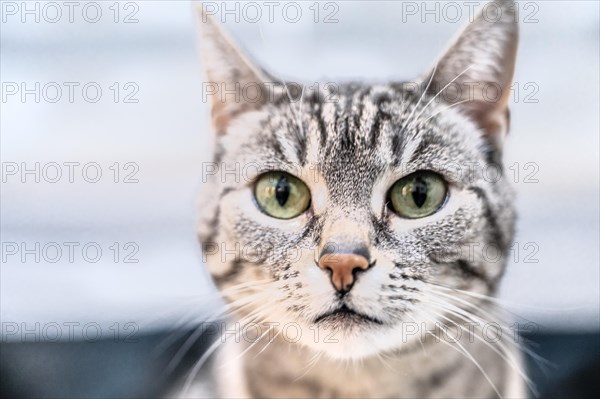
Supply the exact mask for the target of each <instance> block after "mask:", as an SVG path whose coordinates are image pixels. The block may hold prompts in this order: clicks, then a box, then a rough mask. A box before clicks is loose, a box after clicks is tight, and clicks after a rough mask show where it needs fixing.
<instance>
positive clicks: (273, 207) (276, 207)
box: [254, 172, 310, 219]
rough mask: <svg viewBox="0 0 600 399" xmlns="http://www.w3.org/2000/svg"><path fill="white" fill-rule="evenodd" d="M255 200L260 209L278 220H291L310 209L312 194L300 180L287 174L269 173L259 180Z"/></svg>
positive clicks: (255, 190) (255, 189)
mask: <svg viewBox="0 0 600 399" xmlns="http://www.w3.org/2000/svg"><path fill="white" fill-rule="evenodd" d="M254 198H256V203H257V204H258V206H259V208H260V209H261V210H262V211H263V212H264V213H266V214H267V215H269V216H272V217H274V218H277V219H291V218H293V217H296V216H298V215H300V214H301V213H302V212H304V211H306V210H307V209H308V205H309V203H310V192H309V191H308V187H306V184H304V183H302V181H300V179H297V178H296V177H294V176H292V175H289V174H287V173H285V172H268V173H265V174H264V175H262V176H260V177H259V178H258V181H257V182H256V186H255V188H254Z"/></svg>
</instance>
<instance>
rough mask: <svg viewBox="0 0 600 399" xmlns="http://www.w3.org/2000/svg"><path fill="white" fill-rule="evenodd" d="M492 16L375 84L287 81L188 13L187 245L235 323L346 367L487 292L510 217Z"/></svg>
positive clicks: (507, 74)
mask: <svg viewBox="0 0 600 399" xmlns="http://www.w3.org/2000/svg"><path fill="white" fill-rule="evenodd" d="M500 6H501V7H502V8H501V10H502V11H503V12H504V14H503V15H502V17H501V18H499V19H497V20H495V21H494V22H488V21H487V20H486V19H485V18H483V16H480V17H479V18H477V19H476V20H475V21H474V22H472V23H471V24H470V25H469V26H468V27H467V28H466V29H465V31H464V32H463V34H462V35H461V36H460V37H459V39H458V40H457V41H456V42H455V43H454V44H453V46H452V47H451V48H450V49H449V50H448V51H447V53H446V54H445V55H444V56H443V57H441V58H440V60H439V61H438V62H437V63H436V66H435V67H434V68H433V69H432V70H431V71H430V72H429V73H427V74H425V75H424V77H423V78H420V79H418V80H417V81H416V82H415V84H402V83H389V84H382V85H365V84H360V83H352V84H335V85H320V86H319V85H307V86H304V87H303V86H298V85H294V86H292V85H290V84H286V83H285V82H283V81H279V80H276V79H274V78H272V77H270V76H268V75H267V74H266V73H264V72H262V71H261V70H260V69H259V68H258V67H255V66H254V65H252V64H251V63H250V62H249V61H248V60H247V59H246V58H245V57H244V56H243V55H242V54H241V53H240V52H239V51H238V50H237V49H236V48H235V46H233V45H232V42H231V41H230V39H229V38H228V37H227V36H226V35H225V33H224V32H222V31H221V30H220V29H219V28H218V27H217V26H216V24H215V23H214V21H211V20H210V19H208V18H207V17H206V16H205V15H202V19H203V29H202V32H203V33H202V44H203V55H204V61H205V67H206V71H207V77H208V79H207V82H208V83H209V85H210V90H211V95H212V115H213V126H214V130H215V132H216V149H215V158H214V163H211V165H210V167H209V168H206V169H205V172H208V173H206V175H207V176H205V177H208V178H209V181H208V183H207V186H205V188H204V202H203V204H202V209H201V211H202V219H201V225H200V239H201V241H202V244H203V249H204V255H205V257H206V259H207V266H208V268H209V271H210V272H211V274H212V276H213V278H214V281H215V283H216V285H217V287H218V288H219V289H220V290H221V292H222V294H223V296H224V298H225V299H226V301H227V302H229V304H230V305H231V307H232V310H233V311H234V312H235V314H236V315H237V316H238V317H239V318H242V320H243V321H244V322H254V323H269V324H267V325H272V326H274V329H275V330H276V331H282V329H286V328H288V327H289V326H293V327H294V330H295V331H299V332H300V333H299V336H298V334H296V333H295V334H294V340H295V342H296V341H297V342H299V343H301V344H303V345H306V346H309V347H311V348H313V349H315V350H317V351H319V352H325V353H327V354H329V355H331V356H332V357H336V358H360V357H366V356H370V355H373V354H378V353H381V352H384V351H388V350H401V349H403V348H410V347H411V346H412V345H414V344H415V342H418V341H419V339H420V337H422V333H423V331H419V332H417V333H414V330H413V327H416V328H417V329H418V330H424V329H430V330H433V327H432V326H433V325H434V323H435V322H436V321H439V320H441V319H443V318H444V317H447V316H448V315H449V314H450V313H449V310H451V306H452V304H453V303H454V304H455V303H456V301H459V300H463V301H464V298H463V297H462V294H461V292H463V291H471V292H477V293H481V294H486V295H487V294H490V293H493V291H494V290H495V288H496V286H497V283H498V280H499V278H500V277H501V275H502V272H503V270H504V266H505V255H506V254H507V251H508V248H509V245H510V243H511V240H512V235H513V221H514V211H513V208H512V192H511V190H510V188H509V186H508V185H507V182H506V180H505V178H504V177H503V176H502V167H501V156H500V153H501V143H502V140H503V138H504V135H505V134H506V132H507V125H508V120H507V119H508V117H507V115H508V113H507V108H506V103H507V98H508V90H509V87H510V82H511V78H512V73H513V67H514V57H515V50H516V40H517V27H516V24H515V23H514V21H515V19H514V13H513V12H512V10H514V8H511V7H510V6H509V5H507V4H506V3H505V2H501V3H500ZM490 86H491V87H493V88H494V89H496V90H498V92H497V94H496V95H495V97H494V99H493V101H491V100H490V98H491V97H490V95H489V92H490V90H491V89H490ZM484 96H486V97H485V98H484ZM468 299H469V301H470V302H472V301H473V297H468ZM408 324H412V326H411V327H409V328H408V327H407V325H408ZM326 337H327V339H326Z"/></svg>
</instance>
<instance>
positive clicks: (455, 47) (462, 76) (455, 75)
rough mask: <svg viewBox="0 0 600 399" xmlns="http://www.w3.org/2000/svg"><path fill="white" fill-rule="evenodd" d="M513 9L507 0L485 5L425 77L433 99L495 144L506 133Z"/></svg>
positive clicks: (516, 35) (513, 40)
mask: <svg viewBox="0 0 600 399" xmlns="http://www.w3.org/2000/svg"><path fill="white" fill-rule="evenodd" d="M516 7H517V6H516V5H515V3H514V2H513V1H512V0H492V1H491V2H489V3H487V4H486V5H485V6H484V7H483V8H482V9H481V11H480V12H479V14H477V16H476V17H475V19H474V20H473V21H472V22H471V23H470V24H469V25H468V26H467V27H466V28H465V29H464V30H463V31H462V32H461V34H460V35H459V36H458V38H457V39H456V40H455V41H454V43H453V44H452V45H451V46H450V48H449V49H448V50H447V51H446V53H445V54H444V55H443V56H442V57H440V58H439V60H438V62H437V63H436V67H435V68H433V71H432V72H431V73H430V75H429V77H430V79H431V80H432V81H433V83H435V84H434V85H432V87H434V88H435V91H436V92H437V93H438V94H437V95H440V94H441V95H442V97H441V98H443V99H445V100H446V101H448V102H449V103H451V104H452V106H457V108H456V109H459V110H461V111H462V112H464V113H465V114H466V115H468V116H470V117H471V118H472V119H473V121H474V122H476V123H477V125H478V126H479V127H480V128H481V131H482V132H483V133H484V134H485V135H486V136H487V137H489V138H490V142H492V143H495V144H496V145H497V146H500V145H501V143H502V140H503V138H504V136H505V135H506V133H507V132H508V124H509V114H508V100H509V96H510V89H511V82H512V77H513V73H514V69H515V58H516V52H517V43H518V38H519V26H518V23H517V19H518V18H517V17H518V15H517V13H516ZM452 85H454V87H452Z"/></svg>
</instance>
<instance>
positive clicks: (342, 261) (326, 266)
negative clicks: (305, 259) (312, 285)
mask: <svg viewBox="0 0 600 399" xmlns="http://www.w3.org/2000/svg"><path fill="white" fill-rule="evenodd" d="M368 257H369V253H368V251H367V250H365V249H361V248H359V249H354V250H351V251H347V250H346V251H344V250H339V249H338V250H328V249H327V248H325V249H324V250H323V251H321V256H320V257H319V267H320V268H321V269H323V270H329V271H330V272H331V284H333V286H334V288H335V289H336V291H337V292H339V293H340V294H346V293H348V292H349V291H350V290H351V289H352V286H353V285H354V281H355V280H356V277H357V274H358V273H359V272H362V271H365V270H367V269H368V268H369V267H370V266H371V265H370V264H369V259H368Z"/></svg>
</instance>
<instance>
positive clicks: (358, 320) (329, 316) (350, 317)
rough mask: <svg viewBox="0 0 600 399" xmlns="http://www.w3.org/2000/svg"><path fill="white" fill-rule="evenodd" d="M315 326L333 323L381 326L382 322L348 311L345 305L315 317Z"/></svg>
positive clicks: (352, 310)
mask: <svg viewBox="0 0 600 399" xmlns="http://www.w3.org/2000/svg"><path fill="white" fill-rule="evenodd" d="M314 323H315V324H319V323H335V324H343V325H348V324H378V325H383V322H382V321H381V320H379V319H377V318H375V317H372V316H369V315H366V314H363V313H360V312H357V311H356V310H354V309H350V308H349V307H348V306H347V305H346V304H343V305H342V306H340V307H338V308H337V309H334V310H332V311H330V312H327V313H323V314H322V315H320V316H319V317H317V318H316V319H315V321H314Z"/></svg>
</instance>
